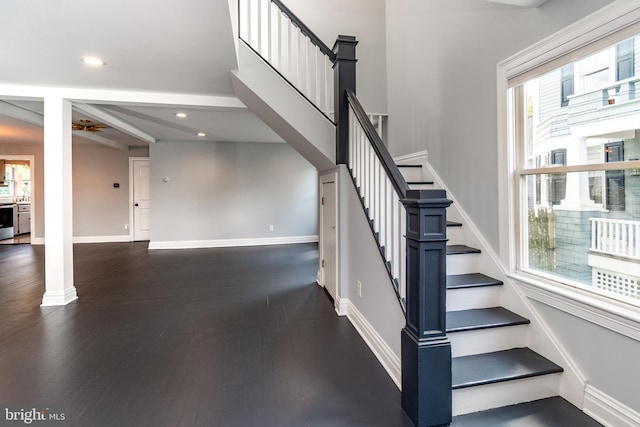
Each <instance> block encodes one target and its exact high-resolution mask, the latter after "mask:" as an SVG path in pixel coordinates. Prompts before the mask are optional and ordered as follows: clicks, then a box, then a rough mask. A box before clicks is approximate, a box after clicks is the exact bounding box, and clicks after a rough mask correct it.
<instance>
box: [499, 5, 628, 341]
mask: <svg viewBox="0 0 640 427" xmlns="http://www.w3.org/2000/svg"><path fill="white" fill-rule="evenodd" d="M639 33H640V1H638V0H632V1H629V2H613V3H611V4H609V5H607V6H605V7H603V8H602V9H600V10H599V11H597V12H595V13H593V14H591V15H589V16H587V17H586V18H584V19H582V20H580V21H578V22H576V23H575V24H572V25H570V26H568V27H566V28H564V29H563V30H561V31H560V32H558V33H556V34H553V35H552V36H550V37H547V38H546V39H544V40H542V41H540V42H539V43H536V44H534V45H533V46H531V47H529V48H527V49H525V50H523V51H521V52H518V53H517V54H515V55H513V56H512V57H510V58H507V59H506V60H504V61H502V62H500V63H499V64H498V65H497V100H498V105H497V106H498V111H497V112H498V154H497V155H498V168H499V171H500V174H499V191H498V198H499V202H500V206H501V208H500V211H499V222H500V223H501V224H508V226H507V227H501V228H500V230H499V232H500V236H499V242H500V243H499V245H500V246H499V251H498V256H499V259H500V261H501V262H502V264H503V266H505V268H506V274H507V276H508V277H509V278H511V279H513V280H514V283H515V284H516V285H518V286H519V287H520V289H521V291H523V292H524V294H525V295H526V296H528V297H530V298H532V299H536V300H538V301H542V302H545V303H547V304H549V305H551V306H553V307H556V308H559V309H561V310H564V311H567V312H570V313H572V314H575V315H579V316H581V317H583V318H588V319H594V321H595V320H597V322H596V323H598V324H601V325H602V326H605V327H607V328H609V329H612V330H616V331H617V332H620V333H623V334H625V335H628V336H633V337H634V338H635V339H640V307H639V306H637V305H634V304H631V303H628V302H626V301H623V300H620V299H617V298H615V297H612V296H610V295H607V294H605V293H604V292H599V291H598V290H596V289H586V286H579V285H577V284H575V283H568V282H565V281H560V280H558V278H557V277H551V276H548V277H547V276H545V275H544V274H531V273H530V272H527V271H523V270H522V269H519V266H520V265H522V264H521V262H520V259H521V256H522V253H521V251H520V245H519V244H518V242H519V241H520V240H521V238H522V235H521V234H522V232H521V227H520V222H521V219H520V212H521V206H519V204H520V203H521V193H522V191H523V187H522V185H521V182H522V178H521V176H522V166H523V165H521V164H519V163H518V162H519V161H520V159H524V158H525V157H524V156H522V155H520V154H522V153H521V151H522V150H523V149H524V147H521V146H518V145H517V144H512V143H511V141H512V140H513V138H514V137H515V135H516V132H517V131H518V127H519V126H522V125H523V124H522V120H516V119H517V117H514V113H513V111H514V109H515V108H516V107H518V105H517V103H521V102H523V101H522V99H521V98H524V97H523V96H520V97H518V96H514V94H515V91H514V90H509V89H510V88H517V87H518V85H520V84H522V83H524V82H526V81H527V80H530V79H531V78H533V77H535V76H540V75H543V74H545V73H546V72H549V71H552V70H554V69H558V68H560V67H562V66H563V65H566V64H567V63H569V62H573V61H574V60H575V59H577V58H580V57H584V56H586V55H588V54H590V53H595V52H597V51H598V50H602V49H605V48H607V47H609V46H611V45H614V44H616V43H618V42H620V41H622V40H625V39H627V38H629V37H632V36H635V35H637V34H639ZM628 166H629V167H637V168H640V161H638V162H630V164H629V165H628ZM609 169H611V170H613V169H618V170H619V169H620V165H617V166H616V165H615V164H609V165H607V164H603V165H597V167H595V168H594V167H593V165H572V166H561V167H558V166H551V167H546V168H544V169H542V168H534V169H529V170H527V173H525V174H528V173H545V174H548V173H568V172H578V171H581V170H602V171H606V170H609ZM525 201H526V198H525ZM603 313H604V315H603ZM603 316H606V317H603Z"/></svg>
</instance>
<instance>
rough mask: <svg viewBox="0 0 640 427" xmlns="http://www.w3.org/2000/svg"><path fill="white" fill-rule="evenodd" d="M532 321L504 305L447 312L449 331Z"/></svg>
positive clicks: (496, 326)
mask: <svg viewBox="0 0 640 427" xmlns="http://www.w3.org/2000/svg"><path fill="white" fill-rule="evenodd" d="M528 323H530V321H529V319H526V318H524V317H522V316H520V315H518V314H516V313H513V312H511V311H509V310H507V309H506V308H504V307H491V308H476V309H471V310H459V311H449V312H447V332H448V333H449V332H461V331H471V330H478V329H488V328H499V327H503V326H515V325H526V324H528Z"/></svg>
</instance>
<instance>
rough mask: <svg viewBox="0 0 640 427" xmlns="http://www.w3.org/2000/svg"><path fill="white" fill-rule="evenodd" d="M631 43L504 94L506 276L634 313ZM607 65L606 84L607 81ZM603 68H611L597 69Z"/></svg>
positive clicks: (637, 258)
mask: <svg viewBox="0 0 640 427" xmlns="http://www.w3.org/2000/svg"><path fill="white" fill-rule="evenodd" d="M636 40H640V35H638V36H635V37H632V38H628V39H626V40H623V41H621V42H620V41H618V42H617V43H612V44H611V45H609V46H607V47H606V48H604V49H600V50H598V51H597V52H588V53H587V54H586V55H584V56H583V57H582V58H580V59H577V60H575V61H573V62H571V63H567V64H558V65H557V68H555V69H550V70H549V69H546V70H545V71H544V72H541V73H540V74H538V75H531V76H530V77H529V78H528V79H521V80H522V81H521V82H519V84H515V85H514V86H513V87H512V88H511V89H509V94H510V99H511V102H510V105H511V107H510V108H511V109H512V111H511V114H510V117H512V129H513V132H512V134H513V141H512V144H513V145H514V149H513V151H512V152H514V153H517V154H516V156H517V158H516V160H515V164H516V165H517V166H516V169H517V170H516V174H515V179H516V181H515V186H516V187H517V188H518V190H517V192H516V194H517V195H518V198H519V200H517V204H516V206H517V210H518V213H517V215H518V217H519V220H518V221H516V223H518V224H519V229H518V230H517V233H518V235H519V237H520V238H519V239H517V240H518V241H519V247H518V248H517V251H518V255H519V256H518V257H517V260H518V261H517V263H518V264H517V266H516V268H517V269H520V270H522V271H526V272H529V273H531V274H535V275H541V276H543V277H545V278H548V279H552V280H556V281H558V282H563V283H568V284H572V285H575V286H579V287H584V288H590V289H594V290H596V289H597V290H598V292H601V293H604V294H607V295H611V296H614V297H617V298H624V299H631V300H633V301H634V303H636V304H638V305H640V274H638V271H639V270H640V162H639V161H637V159H638V158H640V75H637V76H636V75H635V74H634V73H635V68H634V65H633V62H634V60H635V59H634V58H635V46H637V45H638V43H636ZM614 58H615V61H616V62H615V64H616V65H615V67H616V68H615V70H616V77H617V80H616V81H612V80H610V79H609V71H608V70H609V69H613V59H614ZM607 61H611V63H610V65H611V67H609V66H606V67H604V68H603V64H606V62H607ZM576 79H577V81H578V82H581V83H580V85H579V86H578V87H577V88H576V87H575V86H574V81H576ZM620 80H624V81H623V82H622V84H616V82H617V81H620ZM558 88H560V95H561V103H560V105H558V102H557V100H558ZM636 88H637V89H636ZM574 89H578V90H577V91H576V90H574ZM636 92H638V97H636ZM554 93H555V95H554ZM569 97H571V102H569V99H568V98H569Z"/></svg>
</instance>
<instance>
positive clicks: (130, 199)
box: [129, 157, 151, 242]
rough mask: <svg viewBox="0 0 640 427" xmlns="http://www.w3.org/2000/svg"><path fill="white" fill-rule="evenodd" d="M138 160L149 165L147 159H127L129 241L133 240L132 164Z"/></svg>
mask: <svg viewBox="0 0 640 427" xmlns="http://www.w3.org/2000/svg"><path fill="white" fill-rule="evenodd" d="M138 160H146V161H148V162H149V165H151V162H150V159H149V157H129V241H130V242H133V238H134V216H133V215H134V214H133V197H134V194H133V163H134V162H135V161H138Z"/></svg>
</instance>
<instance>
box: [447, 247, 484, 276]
mask: <svg viewBox="0 0 640 427" xmlns="http://www.w3.org/2000/svg"><path fill="white" fill-rule="evenodd" d="M449 244H452V243H449ZM479 264H480V254H459V255H447V274H450V275H451V274H467V273H477V272H478V271H480V268H479V267H480V266H479Z"/></svg>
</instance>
